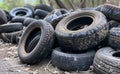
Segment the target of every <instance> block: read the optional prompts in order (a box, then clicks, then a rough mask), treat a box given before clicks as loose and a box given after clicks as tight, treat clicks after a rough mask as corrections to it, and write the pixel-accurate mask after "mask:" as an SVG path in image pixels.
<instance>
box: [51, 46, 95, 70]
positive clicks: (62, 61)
mask: <svg viewBox="0 0 120 74" xmlns="http://www.w3.org/2000/svg"><path fill="white" fill-rule="evenodd" d="M94 55H95V51H93V50H91V51H87V52H83V53H82V52H79V53H69V52H63V51H62V49H61V48H56V49H54V50H53V53H52V57H51V58H52V59H51V63H52V65H53V66H56V67H58V68H59V69H61V70H65V71H86V70H88V69H89V68H90V65H92V63H93V59H94Z"/></svg>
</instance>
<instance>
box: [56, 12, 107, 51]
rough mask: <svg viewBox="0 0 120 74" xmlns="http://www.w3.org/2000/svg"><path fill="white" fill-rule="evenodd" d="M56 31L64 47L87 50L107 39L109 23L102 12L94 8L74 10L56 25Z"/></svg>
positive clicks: (60, 43) (61, 45) (66, 48)
mask: <svg viewBox="0 0 120 74" xmlns="http://www.w3.org/2000/svg"><path fill="white" fill-rule="evenodd" d="M98 19H99V20H98ZM78 20H79V22H78ZM80 20H81V21H80ZM96 20H97V21H96ZM74 22H78V23H74ZM91 23H92V24H91ZM80 24H82V25H83V26H84V24H89V25H88V27H85V28H84V27H83V26H82V25H80ZM82 27H83V28H82ZM55 31H56V36H57V39H58V42H59V45H60V47H61V48H62V49H65V50H87V49H88V48H90V47H94V46H95V45H97V44H99V43H100V42H101V41H102V40H103V39H105V37H106V35H107V33H108V24H107V21H106V18H105V16H104V15H103V14H102V13H100V12H98V11H94V10H91V11H90V10H88V11H87V10H85V11H81V12H73V13H71V14H70V15H68V16H66V17H65V18H63V19H62V20H61V21H60V22H59V23H58V25H57V26H56V28H55Z"/></svg>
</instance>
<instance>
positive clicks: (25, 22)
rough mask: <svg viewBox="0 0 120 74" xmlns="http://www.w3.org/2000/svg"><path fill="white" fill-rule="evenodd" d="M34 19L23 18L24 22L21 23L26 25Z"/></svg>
mask: <svg viewBox="0 0 120 74" xmlns="http://www.w3.org/2000/svg"><path fill="white" fill-rule="evenodd" d="M35 20H36V19H34V18H26V19H25V20H24V23H23V25H24V26H28V25H29V24H30V23H32V22H33V21H35Z"/></svg>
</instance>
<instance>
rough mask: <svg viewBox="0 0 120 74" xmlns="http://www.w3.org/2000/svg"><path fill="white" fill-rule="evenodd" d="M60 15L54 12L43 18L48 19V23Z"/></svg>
mask: <svg viewBox="0 0 120 74" xmlns="http://www.w3.org/2000/svg"><path fill="white" fill-rule="evenodd" d="M57 17H58V16H57V15H56V14H52V15H50V16H46V17H45V18H44V19H43V20H45V21H47V22H48V23H50V24H51V23H52V21H53V19H55V18H57Z"/></svg>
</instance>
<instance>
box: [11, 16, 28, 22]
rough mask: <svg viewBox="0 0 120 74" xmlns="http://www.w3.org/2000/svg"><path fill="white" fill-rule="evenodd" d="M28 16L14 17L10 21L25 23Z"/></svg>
mask: <svg viewBox="0 0 120 74" xmlns="http://www.w3.org/2000/svg"><path fill="white" fill-rule="evenodd" d="M25 19H26V17H19V16H17V17H13V18H12V20H11V21H10V22H11V23H23V22H24V20H25Z"/></svg>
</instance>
